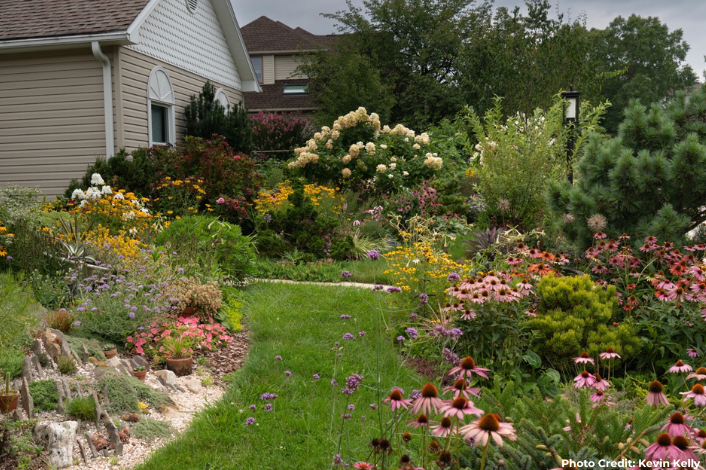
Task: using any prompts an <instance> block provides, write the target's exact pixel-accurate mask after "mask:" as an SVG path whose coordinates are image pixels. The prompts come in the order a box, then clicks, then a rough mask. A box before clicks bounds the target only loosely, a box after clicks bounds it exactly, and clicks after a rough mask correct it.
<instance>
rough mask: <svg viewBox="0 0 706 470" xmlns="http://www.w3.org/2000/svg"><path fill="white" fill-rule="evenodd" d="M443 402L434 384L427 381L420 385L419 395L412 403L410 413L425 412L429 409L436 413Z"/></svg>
mask: <svg viewBox="0 0 706 470" xmlns="http://www.w3.org/2000/svg"><path fill="white" fill-rule="evenodd" d="M443 404H444V403H443V402H442V401H441V400H440V399H439V392H438V391H437V390H436V387H435V386H434V384H431V383H427V384H425V385H424V386H423V387H422V391H421V396H420V397H419V398H417V399H416V400H414V402H413V403H412V413H415V414H416V413H419V412H420V411H421V412H423V413H425V414H428V413H429V412H430V411H434V412H436V413H438V412H439V408H441V406H442V405H443Z"/></svg>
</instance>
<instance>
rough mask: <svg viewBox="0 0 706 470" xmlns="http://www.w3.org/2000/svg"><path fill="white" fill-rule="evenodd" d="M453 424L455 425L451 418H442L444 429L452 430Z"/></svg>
mask: <svg viewBox="0 0 706 470" xmlns="http://www.w3.org/2000/svg"><path fill="white" fill-rule="evenodd" d="M452 424H453V423H452V421H451V418H447V417H444V418H441V427H442V428H450V427H451V425H452Z"/></svg>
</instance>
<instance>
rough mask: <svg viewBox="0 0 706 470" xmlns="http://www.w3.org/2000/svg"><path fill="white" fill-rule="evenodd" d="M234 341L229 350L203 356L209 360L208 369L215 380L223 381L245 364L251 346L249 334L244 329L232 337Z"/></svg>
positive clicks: (210, 352) (219, 350) (220, 350)
mask: <svg viewBox="0 0 706 470" xmlns="http://www.w3.org/2000/svg"><path fill="white" fill-rule="evenodd" d="M231 337H232V338H233V341H231V343H230V345H229V346H228V347H227V348H221V349H217V350H216V351H209V352H205V353H204V354H203V356H204V357H205V358H206V359H208V367H209V369H211V372H212V374H213V378H214V379H216V380H218V381H223V377H224V376H225V375H227V374H230V373H231V372H235V371H236V370H238V369H240V368H241V367H242V366H243V363H244V362H245V357H246V356H247V355H248V348H249V346H250V342H249V338H248V332H247V330H245V328H243V330H241V331H240V333H235V334H233V335H231Z"/></svg>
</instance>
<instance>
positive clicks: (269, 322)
mask: <svg viewBox="0 0 706 470" xmlns="http://www.w3.org/2000/svg"><path fill="white" fill-rule="evenodd" d="M248 297H249V299H248V301H247V303H246V307H245V309H244V311H245V318H246V322H247V325H248V329H249V331H250V339H251V342H252V346H251V348H250V353H249V356H248V358H247V360H246V362H245V364H244V367H243V369H241V370H240V371H239V372H237V373H236V374H235V375H234V377H233V382H232V384H231V386H230V388H229V390H228V392H227V393H226V395H225V396H224V398H223V399H222V400H221V401H220V402H218V403H217V404H216V405H215V406H213V407H211V408H208V409H207V410H205V411H203V412H201V413H200V414H199V415H198V416H196V417H195V419H194V421H193V423H192V425H191V426H190V428H189V429H188V430H187V431H186V432H185V433H184V434H183V435H181V436H180V437H179V438H177V439H176V440H175V441H173V442H171V443H170V444H169V445H167V446H166V447H164V448H162V449H160V450H159V451H157V452H156V453H155V454H154V455H153V457H152V458H151V459H150V460H149V461H148V462H146V463H144V464H143V465H141V466H140V467H139V469H140V470H148V469H155V470H157V469H159V470H162V469H165V468H169V469H211V470H216V469H278V470H280V469H297V470H301V469H324V468H330V467H331V461H332V457H333V455H334V454H336V449H337V447H338V442H339V436H340V433H339V431H340V428H341V422H342V420H341V414H342V413H344V412H347V410H345V405H346V401H345V397H346V395H343V394H341V384H344V383H345V378H346V377H347V376H349V375H351V374H353V373H357V374H360V375H362V376H363V377H364V378H365V380H364V381H363V382H362V384H361V387H360V389H359V391H358V392H356V393H355V394H354V395H353V397H352V401H351V403H353V404H354V405H355V410H354V411H352V412H351V413H352V414H353V418H352V419H350V420H347V422H346V430H345V437H344V439H343V445H342V449H341V454H342V455H343V458H344V459H345V460H346V461H347V462H351V461H353V462H355V461H358V460H362V459H365V458H366V457H367V456H368V452H369V450H368V447H367V446H368V443H369V442H370V440H371V438H372V437H374V436H373V434H376V429H379V427H378V423H379V421H378V419H377V413H383V412H384V413H386V414H385V415H384V417H387V418H389V409H387V408H386V407H380V408H379V409H378V410H377V411H375V410H373V409H371V408H370V404H371V403H380V400H381V399H382V398H384V396H385V395H386V394H387V393H388V392H389V390H390V389H391V387H392V386H393V385H396V386H400V387H402V388H403V389H405V390H406V391H407V393H408V394H409V393H410V392H411V390H412V389H414V388H417V389H419V388H421V385H420V382H419V379H418V378H417V377H416V376H415V375H414V374H413V373H412V372H411V371H410V370H408V369H406V368H404V367H402V366H401V364H400V361H399V358H398V356H397V354H396V353H395V350H394V346H393V339H392V336H391V334H390V332H388V331H385V328H384V326H383V324H384V321H381V316H380V313H379V310H378V309H377V305H378V302H379V301H380V302H383V301H388V302H389V301H390V299H394V298H395V297H394V296H390V295H387V294H385V295H384V296H381V297H376V296H375V295H374V294H372V293H370V292H369V291H368V290H367V289H355V288H344V287H333V286H309V285H292V284H260V285H255V286H252V287H250V288H249V290H248ZM379 299H382V300H379ZM383 309H384V310H385V312H386V315H385V316H386V318H388V319H389V317H390V316H394V315H396V313H395V310H396V309H397V306H396V305H395V304H394V300H393V301H392V304H389V305H387V306H383ZM341 314H347V315H351V317H352V318H351V319H349V320H342V319H340V318H339V316H340V315H341ZM360 331H365V332H366V335H365V336H364V337H362V338H361V337H360V336H359V335H358V333H359V332H360ZM345 333H351V334H353V335H354V336H355V339H352V340H343V339H342V337H343V335H344V334H345ZM335 342H339V343H340V346H339V347H336V346H335V344H334V343H335ZM339 348H340V350H339ZM337 354H342V356H341V357H339V358H337ZM278 355H280V356H282V361H278V360H276V359H275V356H278ZM336 363H338V365H337V366H336V365H335V364H336ZM287 370H288V371H291V372H292V375H291V377H287V376H286V375H285V371H287ZM314 374H319V376H320V379H319V380H315V379H314V378H313V375H314ZM334 378H335V379H336V380H337V381H338V383H339V385H338V386H337V387H332V386H331V383H330V382H331V380H332V379H334ZM266 392H269V393H275V394H277V395H278V398H277V399H275V400H273V401H272V403H273V405H274V407H273V410H272V411H271V412H266V411H264V406H265V403H266V402H264V401H262V400H260V396H261V395H262V394H264V393H266ZM251 404H255V405H257V410H255V411H253V410H251V409H250V408H249V405H251ZM383 410H384V411H383ZM363 416H365V421H364V419H363ZM248 417H253V418H255V424H253V425H252V426H246V419H247V418H248ZM377 434H379V433H377ZM353 459H358V460H353Z"/></svg>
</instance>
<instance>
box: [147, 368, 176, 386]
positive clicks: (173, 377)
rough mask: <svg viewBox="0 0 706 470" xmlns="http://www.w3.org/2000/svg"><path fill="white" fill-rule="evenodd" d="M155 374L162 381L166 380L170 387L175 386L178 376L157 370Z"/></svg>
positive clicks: (168, 371)
mask: <svg viewBox="0 0 706 470" xmlns="http://www.w3.org/2000/svg"><path fill="white" fill-rule="evenodd" d="M153 374H154V375H156V376H157V377H159V378H160V379H162V380H164V382H165V383H167V384H168V385H173V384H174V382H176V379H177V376H176V374H175V373H174V372H172V371H171V370H166V369H164V370H156V371H154V372H153Z"/></svg>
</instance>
